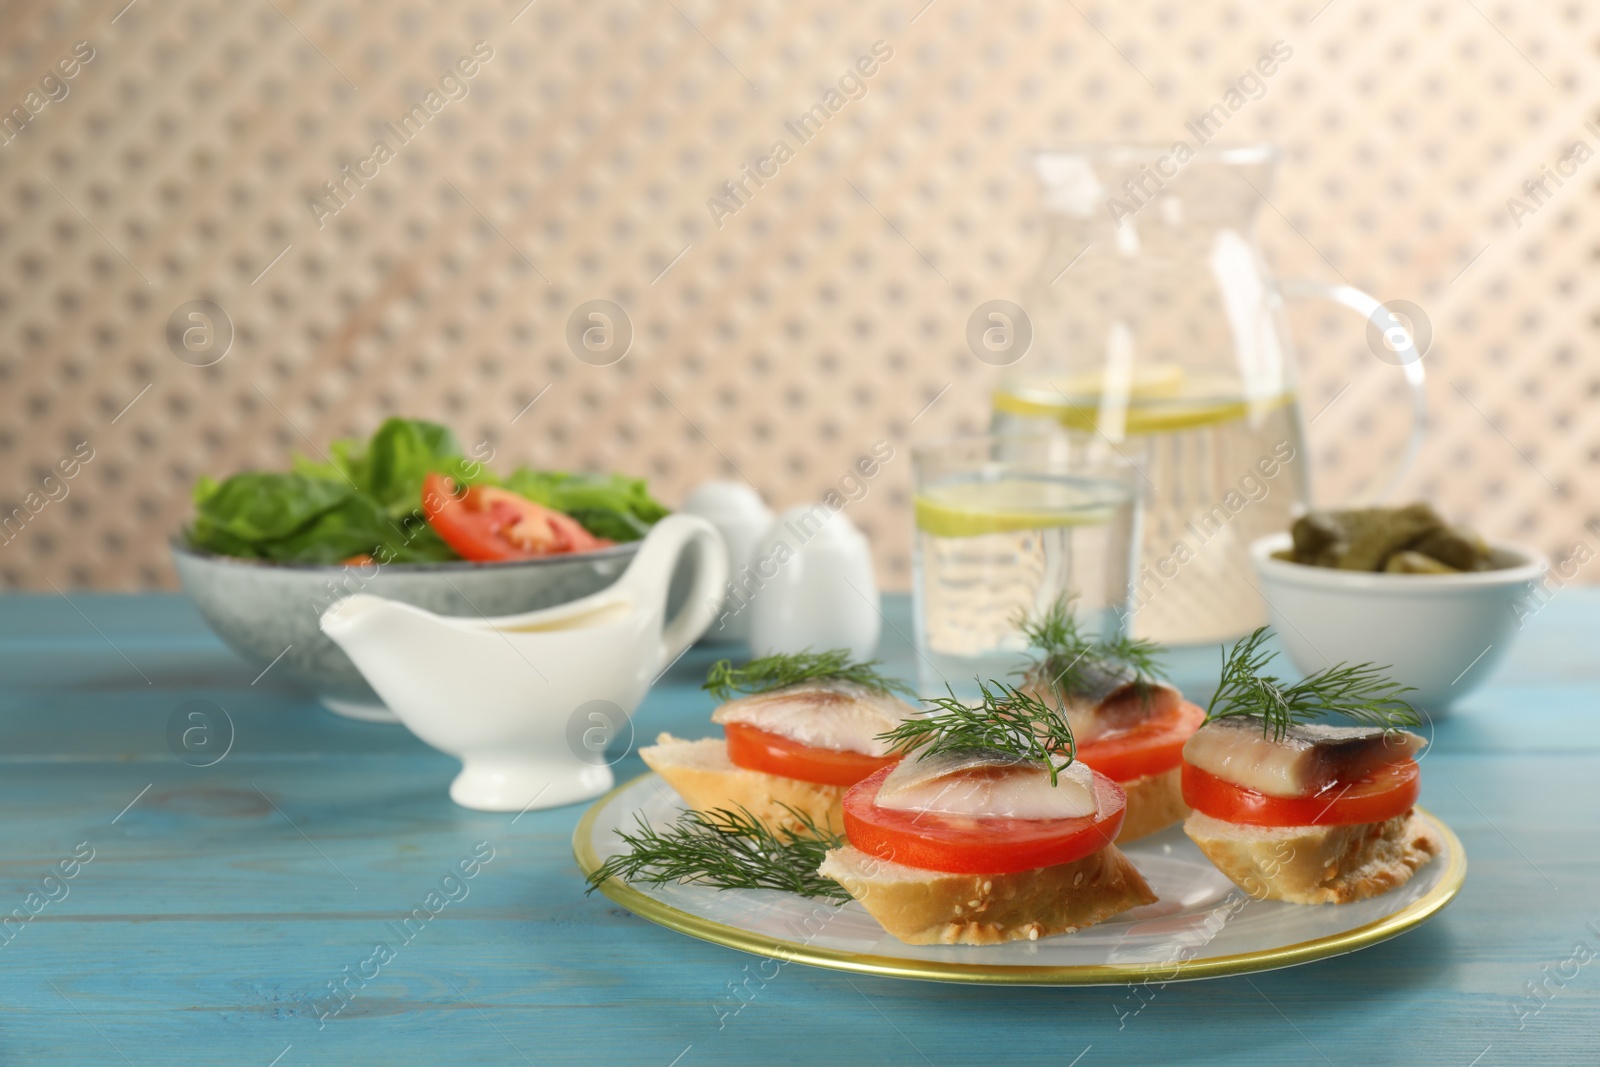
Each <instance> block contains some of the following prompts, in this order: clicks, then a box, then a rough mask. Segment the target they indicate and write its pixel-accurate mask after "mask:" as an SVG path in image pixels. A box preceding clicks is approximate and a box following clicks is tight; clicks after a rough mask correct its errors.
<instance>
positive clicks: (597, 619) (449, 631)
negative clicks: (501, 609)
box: [322, 514, 728, 811]
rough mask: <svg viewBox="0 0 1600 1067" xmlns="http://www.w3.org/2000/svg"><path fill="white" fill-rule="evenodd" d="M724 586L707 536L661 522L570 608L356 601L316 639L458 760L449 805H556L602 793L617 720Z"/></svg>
mask: <svg viewBox="0 0 1600 1067" xmlns="http://www.w3.org/2000/svg"><path fill="white" fill-rule="evenodd" d="M690 547H693V548H694V549H695V551H696V560H695V562H696V566H695V570H694V588H693V589H692V590H691V591H690V593H689V597H688V600H687V601H686V602H685V604H684V606H683V607H682V608H681V609H680V610H679V611H678V614H677V616H676V617H675V618H673V619H672V620H670V621H668V620H666V619H665V618H664V616H665V614H666V601H667V587H668V585H669V584H670V583H671V580H672V574H673V570H674V569H675V567H676V565H677V563H678V559H679V557H680V556H681V555H682V554H683V552H684V550H685V549H688V548H690ZM727 578H728V564H727V550H726V549H725V548H724V547H723V543H722V537H721V535H720V534H718V533H717V530H716V527H714V526H712V525H711V524H710V523H709V522H707V521H706V520H704V519H700V518H696V517H694V516H692V515H682V514H679V515H669V516H667V517H666V518H664V519H662V520H661V521H660V522H658V523H656V525H655V528H654V529H653V530H651V531H650V534H649V535H648V536H647V537H646V538H645V539H644V543H643V544H642V545H640V546H639V552H638V554H637V555H636V556H635V557H634V559H633V563H632V564H631V565H629V567H628V569H627V570H626V571H625V572H623V575H622V577H621V578H619V579H617V582H616V584H615V585H612V586H611V587H610V588H607V589H603V590H601V591H600V592H598V593H594V594H592V595H590V596H586V597H584V598H583V599H581V600H574V601H572V602H571V603H568V604H561V605H558V606H557V607H553V608H545V609H543V610H541V611H531V612H528V613H526V614H523V615H506V616H501V617H500V618H495V619H489V618H475V619H474V618H459V617H451V616H445V615H435V614H434V613H433V612H431V611H425V610H423V609H422V608H417V607H412V606H411V605H409V604H402V603H400V602H398V601H395V600H387V599H384V598H383V597H376V596H370V595H367V594H364V593H358V594H356V595H355V596H351V597H347V598H345V599H344V600H341V601H339V602H338V603H336V604H334V605H333V606H332V607H330V608H329V609H328V610H327V611H325V612H323V614H322V630H323V632H324V633H326V634H327V635H328V636H329V637H330V638H332V639H333V640H334V641H335V642H336V643H337V644H338V645H339V647H340V648H342V649H344V650H345V652H346V653H348V654H349V656H350V658H351V660H353V661H354V662H355V665H356V667H357V668H359V669H360V671H361V673H362V675H364V676H365V677H366V679H367V681H368V682H369V683H370V684H371V685H372V688H373V689H375V690H377V692H378V695H379V696H380V697H382V698H383V702H384V703H385V704H387V705H388V706H389V707H390V708H391V709H393V711H394V713H395V714H396V715H397V716H399V718H400V721H401V722H403V723H405V725H406V726H407V727H408V728H409V729H410V730H411V732H412V733H414V734H416V735H417V736H418V737H420V738H422V740H424V741H426V742H427V743H428V744H430V745H432V746H433V747H434V748H437V749H439V750H440V751H442V752H447V753H449V754H450V755H452V756H455V757H457V758H458V759H460V760H461V762H462V764H463V766H462V768H461V773H460V774H458V775H457V776H456V778H455V781H453V782H451V783H450V798H451V799H452V800H454V801H455V802H456V803H457V804H460V805H461V806H462V807H467V808H476V809H478V810H480V811H525V810H530V809H537V808H553V807H559V806H561V805H563V804H572V803H575V802H577V801H580V800H587V799H589V798H590V797H594V796H598V795H599V794H601V793H603V792H605V791H606V790H607V789H610V788H611V785H612V781H613V778H612V774H611V768H610V766H609V765H608V764H607V763H606V759H605V756H604V749H605V747H606V745H607V743H608V742H609V741H610V740H611V739H612V738H613V737H614V736H616V734H617V733H618V732H624V735H625V736H628V737H631V736H632V727H631V726H630V725H629V719H628V717H629V716H630V715H632V713H633V711H634V709H635V708H637V707H638V706H639V702H640V701H641V700H643V699H644V695H645V693H646V692H647V691H648V690H649V688H650V685H651V683H652V682H653V681H655V679H656V677H657V675H659V674H660V673H661V672H662V671H663V670H665V669H666V668H667V667H668V666H670V665H671V664H672V662H673V661H674V660H676V659H677V658H678V656H679V655H681V654H682V653H683V651H684V649H686V648H688V647H689V645H690V644H691V643H693V642H694V640H695V639H696V638H698V637H699V636H700V635H701V634H702V633H703V632H704V631H705V629H706V627H707V626H709V625H710V624H711V623H712V621H713V620H715V619H716V617H717V612H718V611H719V610H720V608H721V606H722V594H723V587H724V583H725V582H726V581H727Z"/></svg>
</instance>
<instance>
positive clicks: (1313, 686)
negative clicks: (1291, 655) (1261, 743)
mask: <svg viewBox="0 0 1600 1067" xmlns="http://www.w3.org/2000/svg"><path fill="white" fill-rule="evenodd" d="M1266 639H1267V627H1265V626H1263V627H1261V628H1260V629H1258V630H1257V631H1256V632H1255V633H1253V634H1251V635H1250V636H1249V637H1245V638H1242V639H1240V640H1239V642H1238V643H1237V644H1235V645H1234V646H1233V650H1232V651H1230V652H1228V653H1227V654H1226V657H1225V662H1224V663H1223V665H1222V680H1221V682H1220V683H1219V684H1218V685H1217V691H1216V693H1215V694H1213V695H1212V697H1211V703H1210V704H1208V705H1206V719H1205V721H1206V722H1211V721H1212V720H1213V719H1230V718H1258V719H1260V720H1261V736H1262V737H1266V736H1268V735H1269V734H1270V735H1271V736H1272V739H1273V740H1275V741H1281V740H1283V736H1284V734H1286V733H1287V732H1288V731H1289V727H1291V726H1293V725H1295V724H1297V723H1305V722H1310V721H1312V720H1313V719H1316V718H1319V717H1320V716H1322V715H1324V714H1328V713H1332V714H1335V715H1342V716H1344V717H1345V718H1347V719H1352V720H1354V721H1356V722H1358V723H1362V724H1364V725H1368V726H1382V727H1396V726H1419V725H1421V723H1422V720H1421V719H1420V718H1418V717H1417V713H1416V711H1415V710H1414V709H1413V708H1412V707H1411V705H1410V704H1408V703H1407V702H1406V701H1405V700H1403V699H1401V697H1402V695H1403V694H1405V693H1410V692H1413V691H1414V689H1413V688H1412V687H1411V686H1403V685H1396V684H1395V683H1393V682H1391V681H1390V680H1389V679H1388V678H1387V677H1385V676H1384V674H1383V672H1384V671H1386V670H1388V669H1389V668H1388V667H1378V666H1374V665H1373V664H1371V663H1361V664H1356V665H1351V664H1348V663H1338V664H1335V665H1334V666H1332V667H1328V668H1326V669H1324V670H1320V671H1317V672H1316V673H1315V674H1311V675H1307V676H1306V677H1305V678H1302V679H1301V680H1300V681H1298V682H1296V683H1294V684H1293V685H1288V684H1286V683H1284V682H1283V681H1282V680H1281V679H1279V678H1278V677H1277V676H1276V675H1271V674H1267V673H1266V667H1267V664H1269V663H1271V662H1272V660H1273V658H1274V657H1276V656H1277V653H1276V652H1266V651H1264V650H1263V649H1262V647H1261V646H1262V644H1263V643H1264V642H1265V641H1266Z"/></svg>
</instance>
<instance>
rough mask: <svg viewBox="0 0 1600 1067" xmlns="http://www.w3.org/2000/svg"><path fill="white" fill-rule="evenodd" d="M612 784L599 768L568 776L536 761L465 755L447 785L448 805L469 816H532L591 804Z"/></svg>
mask: <svg viewBox="0 0 1600 1067" xmlns="http://www.w3.org/2000/svg"><path fill="white" fill-rule="evenodd" d="M615 784H616V778H614V777H613V776H612V774H611V768H610V767H608V766H606V765H604V764H601V765H599V766H589V767H583V768H581V769H578V770H574V769H573V768H572V767H571V766H570V765H565V764H555V765H552V763H551V762H550V761H544V760H537V759H516V758H509V759H508V758H506V757H505V756H503V755H485V756H473V755H468V756H466V757H464V762H463V765H462V767H461V773H460V774H458V775H456V777H455V781H453V782H451V783H450V799H451V800H453V801H455V802H456V803H457V804H460V805H461V806H462V807H463V808H472V809H473V810H475V811H533V810H538V809H541V808H560V807H564V806H566V805H568V804H576V803H578V802H579V801H583V800H593V799H594V798H595V797H597V796H600V795H601V794H603V793H606V792H608V791H609V790H610V789H611V787H612V786H613V785H615Z"/></svg>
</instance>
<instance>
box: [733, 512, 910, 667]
mask: <svg viewBox="0 0 1600 1067" xmlns="http://www.w3.org/2000/svg"><path fill="white" fill-rule="evenodd" d="M750 567H751V576H752V577H753V578H755V579H756V580H757V581H758V582H759V585H757V586H756V587H755V588H754V589H753V590H751V595H749V596H748V597H744V596H743V595H742V594H743V591H742V590H739V589H737V588H736V589H735V591H734V592H733V593H730V594H729V596H730V604H729V607H730V609H731V610H738V607H739V605H738V604H737V603H734V602H733V598H734V597H736V596H738V597H740V598H741V599H744V600H746V601H747V602H748V606H747V607H745V608H744V610H743V614H747V615H748V616H749V618H750V653H751V655H753V656H769V655H773V654H774V653H789V652H803V651H805V650H806V649H808V648H809V649H811V650H812V651H814V652H823V651H826V650H828V649H833V648H847V649H849V650H850V654H851V655H852V656H853V657H855V658H856V659H858V660H865V659H871V658H872V654H873V653H874V652H876V651H877V648H878V636H879V634H880V632H881V631H882V629H883V615H882V614H881V613H880V611H879V597H878V582H877V579H876V577H875V576H874V574H873V570H872V549H871V546H869V545H868V544H867V539H866V537H864V536H863V535H862V533H861V531H860V530H858V529H856V527H855V524H854V523H852V522H851V521H850V520H849V519H848V518H846V517H845V516H844V515H843V514H841V513H838V512H835V511H833V510H832V509H831V508H829V507H828V506H827V505H825V504H809V505H802V506H800V507H795V508H790V509H789V510H788V511H786V512H784V513H783V514H782V515H781V516H780V517H779V518H778V521H777V522H775V523H773V524H772V526H771V527H769V528H768V530H767V532H766V533H765V534H764V535H763V536H762V537H761V538H760V540H759V541H758V542H757V543H756V547H755V555H754V556H753V558H752V561H751V564H750Z"/></svg>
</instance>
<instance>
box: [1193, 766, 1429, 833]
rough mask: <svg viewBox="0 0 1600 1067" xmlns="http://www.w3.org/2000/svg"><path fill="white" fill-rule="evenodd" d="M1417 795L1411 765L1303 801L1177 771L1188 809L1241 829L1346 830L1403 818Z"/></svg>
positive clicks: (1418, 780)
mask: <svg viewBox="0 0 1600 1067" xmlns="http://www.w3.org/2000/svg"><path fill="white" fill-rule="evenodd" d="M1421 792H1422V772H1421V770H1420V769H1419V768H1418V767H1417V761H1416V760H1413V759H1408V760H1402V761H1401V762H1399V763H1390V764H1387V765H1385V766H1382V767H1379V768H1377V769H1376V770H1374V771H1371V772H1369V773H1368V774H1366V775H1363V776H1362V777H1361V778H1358V779H1356V780H1355V781H1353V782H1334V783H1332V784H1331V785H1328V786H1326V787H1325V788H1323V789H1322V790H1320V791H1319V792H1316V793H1313V794H1312V795H1311V796H1307V797H1272V796H1268V795H1267V794H1265V793H1258V792H1256V791H1255V790H1254V789H1246V788H1245V787H1244V786H1241V785H1235V784H1233V783H1232V782H1228V781H1224V780H1223V779H1221V778H1218V777H1217V776H1216V775H1214V774H1211V773H1210V772H1209V771H1203V770H1201V769H1200V768H1199V767H1196V766H1194V765H1193V764H1189V763H1185V764H1184V765H1183V800H1184V803H1186V804H1188V805H1189V806H1190V807H1191V808H1193V809H1195V810H1196V811H1198V812H1202V813H1204V814H1206V815H1209V816H1211V817H1212V818H1213V819H1221V820H1222V821H1223V822H1232V823H1243V824H1244V825H1246V826H1348V825H1351V824H1352V823H1364V822H1382V821H1384V820H1385V819H1392V818H1394V817H1395V816H1396V815H1403V814H1405V812H1407V811H1409V810H1410V808H1411V806H1412V805H1413V804H1415V803H1416V802H1417V797H1418V796H1419V795H1420V794H1421Z"/></svg>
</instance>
